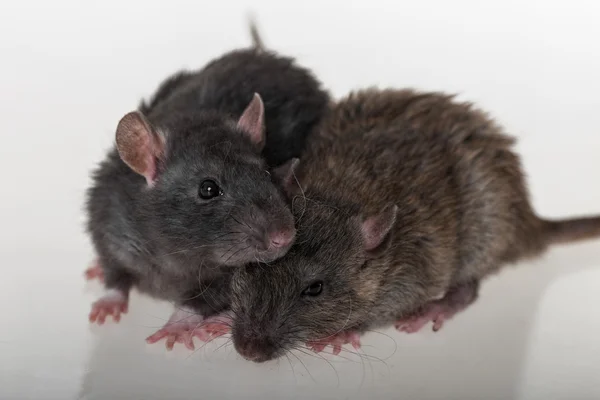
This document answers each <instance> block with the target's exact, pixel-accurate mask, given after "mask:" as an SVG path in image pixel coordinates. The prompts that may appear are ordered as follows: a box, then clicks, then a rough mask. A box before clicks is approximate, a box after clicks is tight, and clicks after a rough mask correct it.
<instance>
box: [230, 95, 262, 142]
mask: <svg viewBox="0 0 600 400" xmlns="http://www.w3.org/2000/svg"><path fill="white" fill-rule="evenodd" d="M237 126H238V128H240V129H241V130H242V131H243V132H244V133H245V134H246V135H248V137H249V138H250V140H251V141H252V143H254V144H256V145H257V146H259V147H260V149H261V150H262V148H263V146H264V144H265V105H264V104H263V101H262V98H261V97H260V95H259V94H258V93H254V97H253V98H252V101H251V102H250V104H248V107H246V109H245V110H244V112H243V113H242V116H241V117H240V119H239V120H238V123H237Z"/></svg>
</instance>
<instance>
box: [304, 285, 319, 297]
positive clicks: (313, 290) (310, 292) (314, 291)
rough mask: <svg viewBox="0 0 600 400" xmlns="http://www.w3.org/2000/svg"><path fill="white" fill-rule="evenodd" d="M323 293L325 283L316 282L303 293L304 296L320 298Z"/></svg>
mask: <svg viewBox="0 0 600 400" xmlns="http://www.w3.org/2000/svg"><path fill="white" fill-rule="evenodd" d="M322 291H323V281H316V282H313V283H311V284H310V286H309V287H307V288H306V289H304V290H303V291H302V295H303V296H318V295H320V294H321V292H322Z"/></svg>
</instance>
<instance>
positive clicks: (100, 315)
mask: <svg viewBox="0 0 600 400" xmlns="http://www.w3.org/2000/svg"><path fill="white" fill-rule="evenodd" d="M127 304H128V301H127V296H126V295H125V294H123V292H121V291H118V290H111V291H109V292H107V293H106V294H105V295H104V296H102V297H101V298H100V299H98V300H97V301H96V302H95V303H94V304H92V311H90V315H89V319H90V322H92V323H93V322H97V323H98V325H102V324H104V321H105V320H106V317H107V316H109V315H111V316H112V318H113V320H114V321H115V322H119V321H120V320H121V314H126V313H127Z"/></svg>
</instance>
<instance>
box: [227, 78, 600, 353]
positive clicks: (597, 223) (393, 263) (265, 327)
mask: <svg viewBox="0 0 600 400" xmlns="http://www.w3.org/2000/svg"><path fill="white" fill-rule="evenodd" d="M513 144H514V138H512V137H511V136H508V135H507V134H505V133H504V131H503V129H502V128H501V126H499V125H498V124H497V123H496V122H495V121H494V120H493V119H492V118H491V117H489V116H488V115H487V114H486V113H484V112H483V111H480V110H478V109H476V108H475V107H474V106H473V105H472V104H470V103H462V102H458V101H456V100H454V99H453V96H450V95H445V94H443V93H436V92H419V91H415V90H411V89H406V90H394V89H388V90H378V89H374V88H371V89H364V90H361V91H357V92H354V93H352V94H350V95H348V97H346V98H344V99H342V100H341V101H340V102H339V103H338V104H337V105H336V106H334V108H333V109H332V111H331V113H330V115H328V116H327V117H326V119H325V120H324V121H323V125H322V126H321V128H320V130H319V131H318V132H316V133H315V134H313V136H312V137H311V139H310V143H309V144H308V145H307V148H306V150H305V153H304V154H303V155H302V157H301V158H300V161H299V163H298V162H296V163H295V164H294V165H295V167H294V168H293V169H292V171H291V172H293V173H291V174H288V176H287V178H286V180H285V182H284V188H285V190H286V193H288V196H289V198H290V199H291V200H292V205H293V212H294V215H295V219H296V229H297V238H296V241H295V244H294V245H293V246H292V247H291V249H290V250H289V251H288V253H287V254H286V255H285V256H284V257H282V258H280V259H278V260H276V261H274V262H272V263H270V264H269V265H268V266H264V265H261V264H260V263H253V264H249V265H247V266H245V267H243V268H240V269H237V270H236V271H235V272H234V273H233V278H232V281H231V291H232V293H231V299H232V300H231V301H232V304H231V307H232V315H233V321H232V328H231V334H232V340H233V343H234V346H235V348H236V350H237V352H238V353H239V354H241V355H242V356H243V357H244V358H246V359H248V360H252V361H255V362H264V361H268V360H271V359H275V358H277V357H280V356H282V355H284V354H285V353H286V352H287V351H290V350H293V349H295V348H301V347H300V346H304V345H306V346H308V348H310V349H312V350H314V351H316V352H320V351H322V350H323V349H324V348H325V347H327V346H328V345H331V346H332V347H333V353H334V354H339V353H340V351H341V349H342V346H343V345H345V344H348V343H349V344H351V345H352V346H354V347H355V348H356V349H358V348H359V347H360V337H361V335H362V334H363V333H364V332H366V331H368V330H372V329H376V328H383V327H387V326H391V325H395V326H396V328H397V329H398V330H400V331H404V332H409V333H410V332H416V331H418V330H420V329H421V328H423V326H425V325H426V324H427V323H429V322H433V330H435V331H437V330H439V329H440V328H441V327H442V325H443V323H444V322H445V321H446V320H448V319H450V318H452V317H453V316H454V315H455V314H456V313H458V312H460V311H462V310H464V309H465V308H466V307H468V306H469V305H470V304H472V303H473V302H474V301H475V300H476V298H477V296H478V288H479V284H480V281H481V280H482V279H484V278H485V277H487V276H489V275H490V274H493V273H496V272H497V271H499V270H500V269H501V267H502V266H504V265H507V264H512V263H516V262H517V261H519V260H523V259H526V258H531V257H536V256H539V255H540V254H542V253H543V252H544V251H545V250H546V249H547V248H548V246H550V245H552V244H558V243H567V242H571V241H575V240H580V239H586V238H593V237H597V236H599V235H600V217H581V218H574V219H565V220H548V219H544V218H541V217H539V216H538V215H537V214H536V213H535V212H534V210H533V208H532V206H531V204H530V201H529V194H528V190H527V187H526V182H525V179H524V175H523V171H522V168H521V163H520V159H519V156H518V155H517V154H516V153H515V152H514V151H513V150H512V146H513Z"/></svg>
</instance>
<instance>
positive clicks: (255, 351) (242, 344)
mask: <svg viewBox="0 0 600 400" xmlns="http://www.w3.org/2000/svg"><path fill="white" fill-rule="evenodd" d="M234 343H235V349H236V350H237V352H238V353H239V354H240V355H241V356H242V357H244V358H245V359H246V360H248V361H254V362H256V363H262V362H265V361H268V360H270V359H271V354H272V353H273V352H272V346H271V345H270V344H269V341H268V340H264V339H258V338H248V337H243V338H241V339H240V340H238V341H234Z"/></svg>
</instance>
